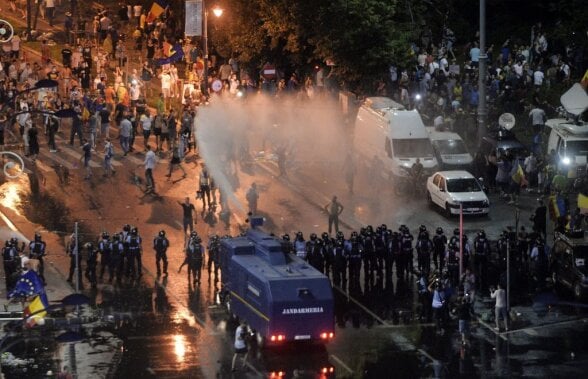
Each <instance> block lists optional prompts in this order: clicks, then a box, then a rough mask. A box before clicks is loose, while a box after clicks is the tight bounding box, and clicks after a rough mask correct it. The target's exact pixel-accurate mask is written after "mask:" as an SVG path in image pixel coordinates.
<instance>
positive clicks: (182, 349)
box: [174, 334, 186, 362]
mask: <svg viewBox="0 0 588 379" xmlns="http://www.w3.org/2000/svg"><path fill="white" fill-rule="evenodd" d="M174 353H175V354H176V359H177V361H178V362H183V361H184V357H185V356H186V338H185V337H184V336H183V335H181V334H177V335H175V336H174Z"/></svg>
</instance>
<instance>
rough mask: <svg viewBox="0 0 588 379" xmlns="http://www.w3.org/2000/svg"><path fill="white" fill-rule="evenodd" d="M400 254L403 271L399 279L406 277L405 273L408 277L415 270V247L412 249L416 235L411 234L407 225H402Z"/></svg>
mask: <svg viewBox="0 0 588 379" xmlns="http://www.w3.org/2000/svg"><path fill="white" fill-rule="evenodd" d="M400 232H401V233H402V234H401V235H400V249H401V252H400V255H401V271H400V274H401V275H400V276H399V279H404V275H405V274H406V279H408V275H409V274H410V275H412V274H413V272H414V263H413V251H412V250H413V249H412V241H413V240H414V237H413V236H412V234H410V231H409V230H408V227H407V226H406V225H401V226H400ZM396 275H397V276H398V269H397V270H396Z"/></svg>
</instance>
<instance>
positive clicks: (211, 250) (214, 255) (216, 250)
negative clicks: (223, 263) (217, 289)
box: [208, 235, 220, 278]
mask: <svg viewBox="0 0 588 379" xmlns="http://www.w3.org/2000/svg"><path fill="white" fill-rule="evenodd" d="M219 255H220V240H219V238H218V236H217V235H214V236H212V238H210V241H208V274H209V278H210V273H212V265H213V264H214V277H215V278H217V277H218V269H219Z"/></svg>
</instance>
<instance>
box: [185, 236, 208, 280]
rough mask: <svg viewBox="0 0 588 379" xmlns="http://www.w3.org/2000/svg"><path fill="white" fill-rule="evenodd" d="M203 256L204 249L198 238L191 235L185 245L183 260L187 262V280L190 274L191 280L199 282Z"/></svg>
mask: <svg viewBox="0 0 588 379" xmlns="http://www.w3.org/2000/svg"><path fill="white" fill-rule="evenodd" d="M203 256H204V251H203V248H202V245H201V244H200V238H198V237H191V238H190V240H189V241H188V246H187V247H186V261H185V262H184V263H187V264H188V281H190V276H192V280H193V282H194V283H198V284H200V277H201V272H202V261H203Z"/></svg>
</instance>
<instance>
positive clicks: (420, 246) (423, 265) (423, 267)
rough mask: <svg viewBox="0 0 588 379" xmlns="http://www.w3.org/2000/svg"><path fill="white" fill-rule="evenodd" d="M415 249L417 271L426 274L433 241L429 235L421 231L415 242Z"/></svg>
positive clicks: (428, 268) (429, 268)
mask: <svg viewBox="0 0 588 379" xmlns="http://www.w3.org/2000/svg"><path fill="white" fill-rule="evenodd" d="M416 250H417V264H418V269H419V272H421V273H425V275H427V274H428V273H429V272H430V271H431V251H432V250H433V242H431V240H430V239H429V235H428V234H427V233H426V232H425V233H421V235H420V236H419V239H418V241H417V243H416Z"/></svg>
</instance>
